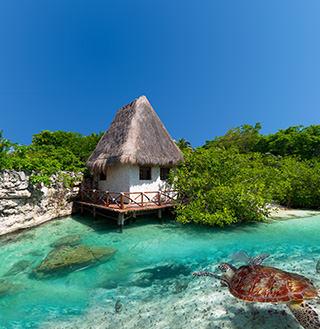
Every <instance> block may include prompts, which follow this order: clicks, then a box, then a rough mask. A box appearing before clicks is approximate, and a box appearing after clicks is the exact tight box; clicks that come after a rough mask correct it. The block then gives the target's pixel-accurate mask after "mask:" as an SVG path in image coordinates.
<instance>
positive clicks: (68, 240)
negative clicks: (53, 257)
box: [50, 234, 81, 248]
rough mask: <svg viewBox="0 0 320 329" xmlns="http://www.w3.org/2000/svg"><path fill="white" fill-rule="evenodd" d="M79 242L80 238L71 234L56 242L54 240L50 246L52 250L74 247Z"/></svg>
mask: <svg viewBox="0 0 320 329" xmlns="http://www.w3.org/2000/svg"><path fill="white" fill-rule="evenodd" d="M80 242H81V238H80V235H79V234H72V235H67V236H64V237H62V238H60V239H58V240H55V241H54V242H52V243H51V244H50V247H52V248H58V247H61V246H76V245H77V244H79V243H80Z"/></svg>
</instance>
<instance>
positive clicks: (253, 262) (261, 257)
mask: <svg viewBox="0 0 320 329" xmlns="http://www.w3.org/2000/svg"><path fill="white" fill-rule="evenodd" d="M268 257H270V254H261V255H258V256H256V257H253V258H252V259H251V261H250V263H249V265H261V264H262V263H263V261H264V260H265V259H267V258H268Z"/></svg>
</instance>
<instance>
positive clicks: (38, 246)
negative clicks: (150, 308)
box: [0, 216, 320, 329]
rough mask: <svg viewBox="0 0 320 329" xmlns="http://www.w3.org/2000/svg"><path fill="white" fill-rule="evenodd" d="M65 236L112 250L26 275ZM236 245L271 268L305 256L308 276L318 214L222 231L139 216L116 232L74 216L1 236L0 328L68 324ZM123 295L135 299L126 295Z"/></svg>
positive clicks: (316, 247)
mask: <svg viewBox="0 0 320 329" xmlns="http://www.w3.org/2000/svg"><path fill="white" fill-rule="evenodd" d="M71 234H80V236H81V238H82V242H81V243H82V244H88V245H96V246H108V247H112V248H117V249H118V252H117V253H116V255H115V256H114V258H113V259H112V260H111V261H109V262H107V263H104V264H101V265H99V266H96V267H92V268H88V269H85V270H82V271H77V272H74V273H71V274H69V275H67V276H64V277H61V278H58V279H53V280H36V279H34V278H31V277H30V275H29V273H30V270H32V268H34V267H35V266H37V265H38V264H40V262H41V261H42V259H43V258H44V257H45V256H46V255H47V254H48V253H49V252H50V251H51V250H52V248H51V247H50V246H49V245H50V244H51V243H52V242H54V241H55V240H57V239H58V238H61V237H64V236H67V235H71ZM238 249H244V250H246V251H247V252H248V253H249V254H251V255H257V254H259V253H265V252H268V253H270V254H271V255H272V261H273V262H275V263H274V264H271V265H275V264H277V266H279V264H281V263H283V264H285V263H286V262H288V261H290V262H293V261H297V260H298V261H299V260H300V259H304V260H305V261H306V262H307V264H310V269H311V270H312V272H313V273H314V272H315V265H316V262H317V260H318V259H319V255H320V216H313V217H307V218H294V219H290V220H283V221H271V222H268V223H256V224H248V225H240V226H234V227H229V228H224V229H219V228H208V227H201V226H184V225H181V224H178V223H175V222H174V221H172V220H169V221H168V223H165V224H162V225H159V224H158V222H157V220H156V219H155V218H151V217H150V218H144V219H143V218H139V219H138V221H137V223H136V225H130V226H127V227H125V229H124V232H123V233H122V234H120V233H119V232H118V228H117V227H116V226H113V225H112V224H110V222H108V221H107V220H101V221H98V222H93V219H92V218H90V217H88V218H86V217H78V216H73V217H68V218H64V219H60V220H55V221H51V222H49V223H47V224H45V225H42V226H40V227H37V228H34V229H31V230H27V231H23V232H22V233H19V234H13V235H10V236H5V237H2V238H0V263H1V267H0V280H1V279H5V281H4V282H5V284H7V283H8V284H10V285H11V286H12V288H11V289H10V291H9V293H8V294H5V293H3V295H2V296H1V288H0V296H1V297H2V298H1V299H0V309H1V313H0V328H1V329H2V328H6V329H7V328H8V329H9V328H15V329H16V328H44V327H45V326H44V325H43V323H44V322H46V323H48V321H49V322H50V321H57V320H65V321H68V320H69V319H70V321H73V320H74V318H75V317H77V316H81V315H82V314H83V313H84V312H86V311H87V307H88V305H90V304H92V301H94V302H95V303H98V304H99V303H100V302H101V304H103V305H107V304H108V302H110V303H113V305H114V300H115V299H116V298H118V296H119V293H120V292H119V290H118V289H119V287H120V288H121V287H122V288H123V287H133V286H136V285H137V286H140V287H143V289H150V290H151V292H152V289H153V281H156V280H158V281H157V282H158V283H159V280H160V281H161V280H163V282H166V280H175V276H176V277H177V278H178V277H179V278H181V277H183V278H186V279H188V278H189V276H190V277H191V273H192V271H194V270H199V269H203V268H205V267H208V266H211V265H212V270H215V268H216V266H217V264H218V263H219V262H220V261H227V256H228V254H229V253H230V252H232V251H235V250H238ZM21 260H26V261H28V262H29V263H30V264H31V265H30V267H29V268H27V269H26V270H24V271H22V272H21V273H18V274H16V275H12V276H7V277H4V274H5V273H6V272H7V271H8V270H10V268H12V266H13V265H14V264H15V263H17V262H18V261H21ZM175 264H181V267H180V268H179V267H178V268H177V267H174V265H175ZM279 267H281V266H279ZM154 268H157V270H156V271H153V269H154ZM174 269H177V272H175V271H174ZM141 271H142V272H141ZM179 271H181V272H183V275H181V274H180V273H179ZM141 273H142V274H145V273H147V274H148V275H149V277H148V280H149V281H148V282H149V284H147V285H145V286H144V283H145V281H146V277H145V276H142V277H141ZM150 273H151V274H150ZM189 273H190V274H189ZM302 274H305V275H307V274H306V273H302ZM152 275H153V276H152ZM101 291H104V292H106V293H101ZM168 293H172V292H168ZM106 296H107V297H108V298H107V297H106ZM125 298H126V299H129V300H130V299H139V298H140V297H139V295H136V294H130V292H129V294H127V295H126V296H125ZM155 298H158V297H157V296H155Z"/></svg>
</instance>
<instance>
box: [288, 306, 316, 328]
mask: <svg viewBox="0 0 320 329" xmlns="http://www.w3.org/2000/svg"><path fill="white" fill-rule="evenodd" d="M288 307H289V309H290V311H291V312H292V314H293V315H294V316H295V318H296V319H297V321H298V322H299V323H300V325H301V326H302V327H303V328H305V329H319V328H320V321H319V315H318V313H317V312H316V311H315V310H313V309H312V308H311V306H310V305H308V304H307V303H306V302H304V301H294V302H291V303H290V304H289V305H288Z"/></svg>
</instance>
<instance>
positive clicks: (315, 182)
mask: <svg viewBox="0 0 320 329" xmlns="http://www.w3.org/2000/svg"><path fill="white" fill-rule="evenodd" d="M279 165H280V166H279V170H278V175H277V176H276V177H274V190H273V199H274V200H275V201H277V202H278V203H280V204H282V205H285V206H288V207H292V208H305V209H318V208H319V207H320V163H319V162H317V161H312V160H309V161H307V160H303V161H301V160H299V159H298V158H295V157H285V158H283V159H282V160H281V161H280V162H279Z"/></svg>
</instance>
